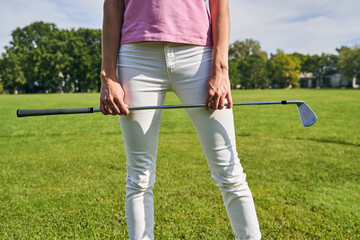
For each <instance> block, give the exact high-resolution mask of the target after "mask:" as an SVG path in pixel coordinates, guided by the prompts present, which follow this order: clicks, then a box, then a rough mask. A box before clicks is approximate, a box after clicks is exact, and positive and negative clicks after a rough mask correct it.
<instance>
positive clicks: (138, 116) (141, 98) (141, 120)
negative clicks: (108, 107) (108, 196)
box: [118, 44, 168, 240]
mask: <svg viewBox="0 0 360 240" xmlns="http://www.w3.org/2000/svg"><path fill="white" fill-rule="evenodd" d="M156 49H157V47H156V44H155V45H153V46H150V48H149V47H148V44H130V45H122V46H121V49H120V53H119V64H118V65H119V72H118V76H119V81H120V83H121V85H122V86H123V88H124V91H125V103H126V104H128V105H129V106H144V105H162V104H163V103H164V98H165V91H164V90H165V89H166V88H167V87H168V82H167V80H166V78H164V76H163V75H161V72H163V71H161V70H160V71H158V69H159V68H161V66H163V54H161V53H158V52H157V51H156ZM165 73H166V71H165ZM161 113H162V111H161V110H142V111H133V112H131V113H130V114H129V115H128V116H121V117H120V124H121V129H122V134H123V138H124V144H125V151H126V166H127V177H126V181H127V185H126V199H125V205H126V206H125V210H126V219H127V224H128V233H129V238H130V239H131V240H140V239H153V238H154V234H153V230H154V207H153V188H154V184H155V170H156V155H157V144H158V135H159V128H160V119H161Z"/></svg>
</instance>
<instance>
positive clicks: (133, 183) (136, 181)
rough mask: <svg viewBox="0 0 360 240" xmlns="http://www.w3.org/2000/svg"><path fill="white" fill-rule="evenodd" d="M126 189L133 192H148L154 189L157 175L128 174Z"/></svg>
mask: <svg viewBox="0 0 360 240" xmlns="http://www.w3.org/2000/svg"><path fill="white" fill-rule="evenodd" d="M126 183H127V184H126V189H127V191H131V192H147V191H151V190H152V189H154V185H155V174H149V173H146V172H145V173H142V174H139V175H133V174H129V173H128V174H127V176H126Z"/></svg>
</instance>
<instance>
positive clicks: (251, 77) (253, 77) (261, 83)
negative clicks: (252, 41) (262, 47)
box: [238, 54, 268, 89]
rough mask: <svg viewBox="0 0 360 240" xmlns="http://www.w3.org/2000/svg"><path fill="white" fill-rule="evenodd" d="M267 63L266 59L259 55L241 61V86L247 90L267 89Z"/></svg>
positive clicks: (239, 66)
mask: <svg viewBox="0 0 360 240" xmlns="http://www.w3.org/2000/svg"><path fill="white" fill-rule="evenodd" d="M266 63H267V61H266V59H265V58H264V57H263V56H260V55H257V54H253V55H249V56H246V57H244V58H242V59H240V62H239V65H238V69H239V72H240V84H241V86H242V87H243V88H246V89H257V88H266V87H267V86H268V76H267V71H266Z"/></svg>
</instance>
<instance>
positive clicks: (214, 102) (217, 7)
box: [205, 0, 232, 110]
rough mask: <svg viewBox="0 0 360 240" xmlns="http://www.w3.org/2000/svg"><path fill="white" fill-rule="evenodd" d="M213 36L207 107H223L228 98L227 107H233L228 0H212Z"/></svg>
mask: <svg viewBox="0 0 360 240" xmlns="http://www.w3.org/2000/svg"><path fill="white" fill-rule="evenodd" d="M209 5H210V13H211V23H212V36H213V41H214V47H213V59H212V67H211V74H210V78H209V81H208V86H207V98H206V102H205V108H206V109H207V110H210V109H211V110H216V109H222V108H224V105H225V99H227V102H228V105H227V108H231V107H232V98H231V89H230V80H229V73H228V50H229V38H230V16H229V5H228V0H210V1H209Z"/></svg>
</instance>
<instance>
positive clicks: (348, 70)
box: [229, 39, 360, 89]
mask: <svg viewBox="0 0 360 240" xmlns="http://www.w3.org/2000/svg"><path fill="white" fill-rule="evenodd" d="M336 51H337V53H338V54H337V55H335V54H325V53H322V54H321V55H316V54H315V55H309V54H308V55H305V54H301V53H297V52H295V53H291V54H286V53H285V52H284V51H282V50H280V49H279V50H277V52H276V53H275V54H271V55H270V56H268V54H267V53H266V52H265V51H263V50H261V46H260V43H259V42H257V41H254V40H252V39H246V40H245V41H241V42H240V41H236V42H234V43H232V44H231V45H230V47H229V77H230V80H231V85H232V87H233V88H236V87H241V88H243V89H256V88H268V87H271V86H276V87H281V88H286V87H290V86H291V87H298V82H299V78H300V73H311V76H312V78H313V79H314V80H320V79H321V78H324V77H326V76H330V75H333V74H335V73H341V74H342V75H343V76H344V77H345V79H346V80H347V81H352V80H353V78H357V79H360V45H355V46H353V47H345V46H342V47H341V48H338V49H336Z"/></svg>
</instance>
